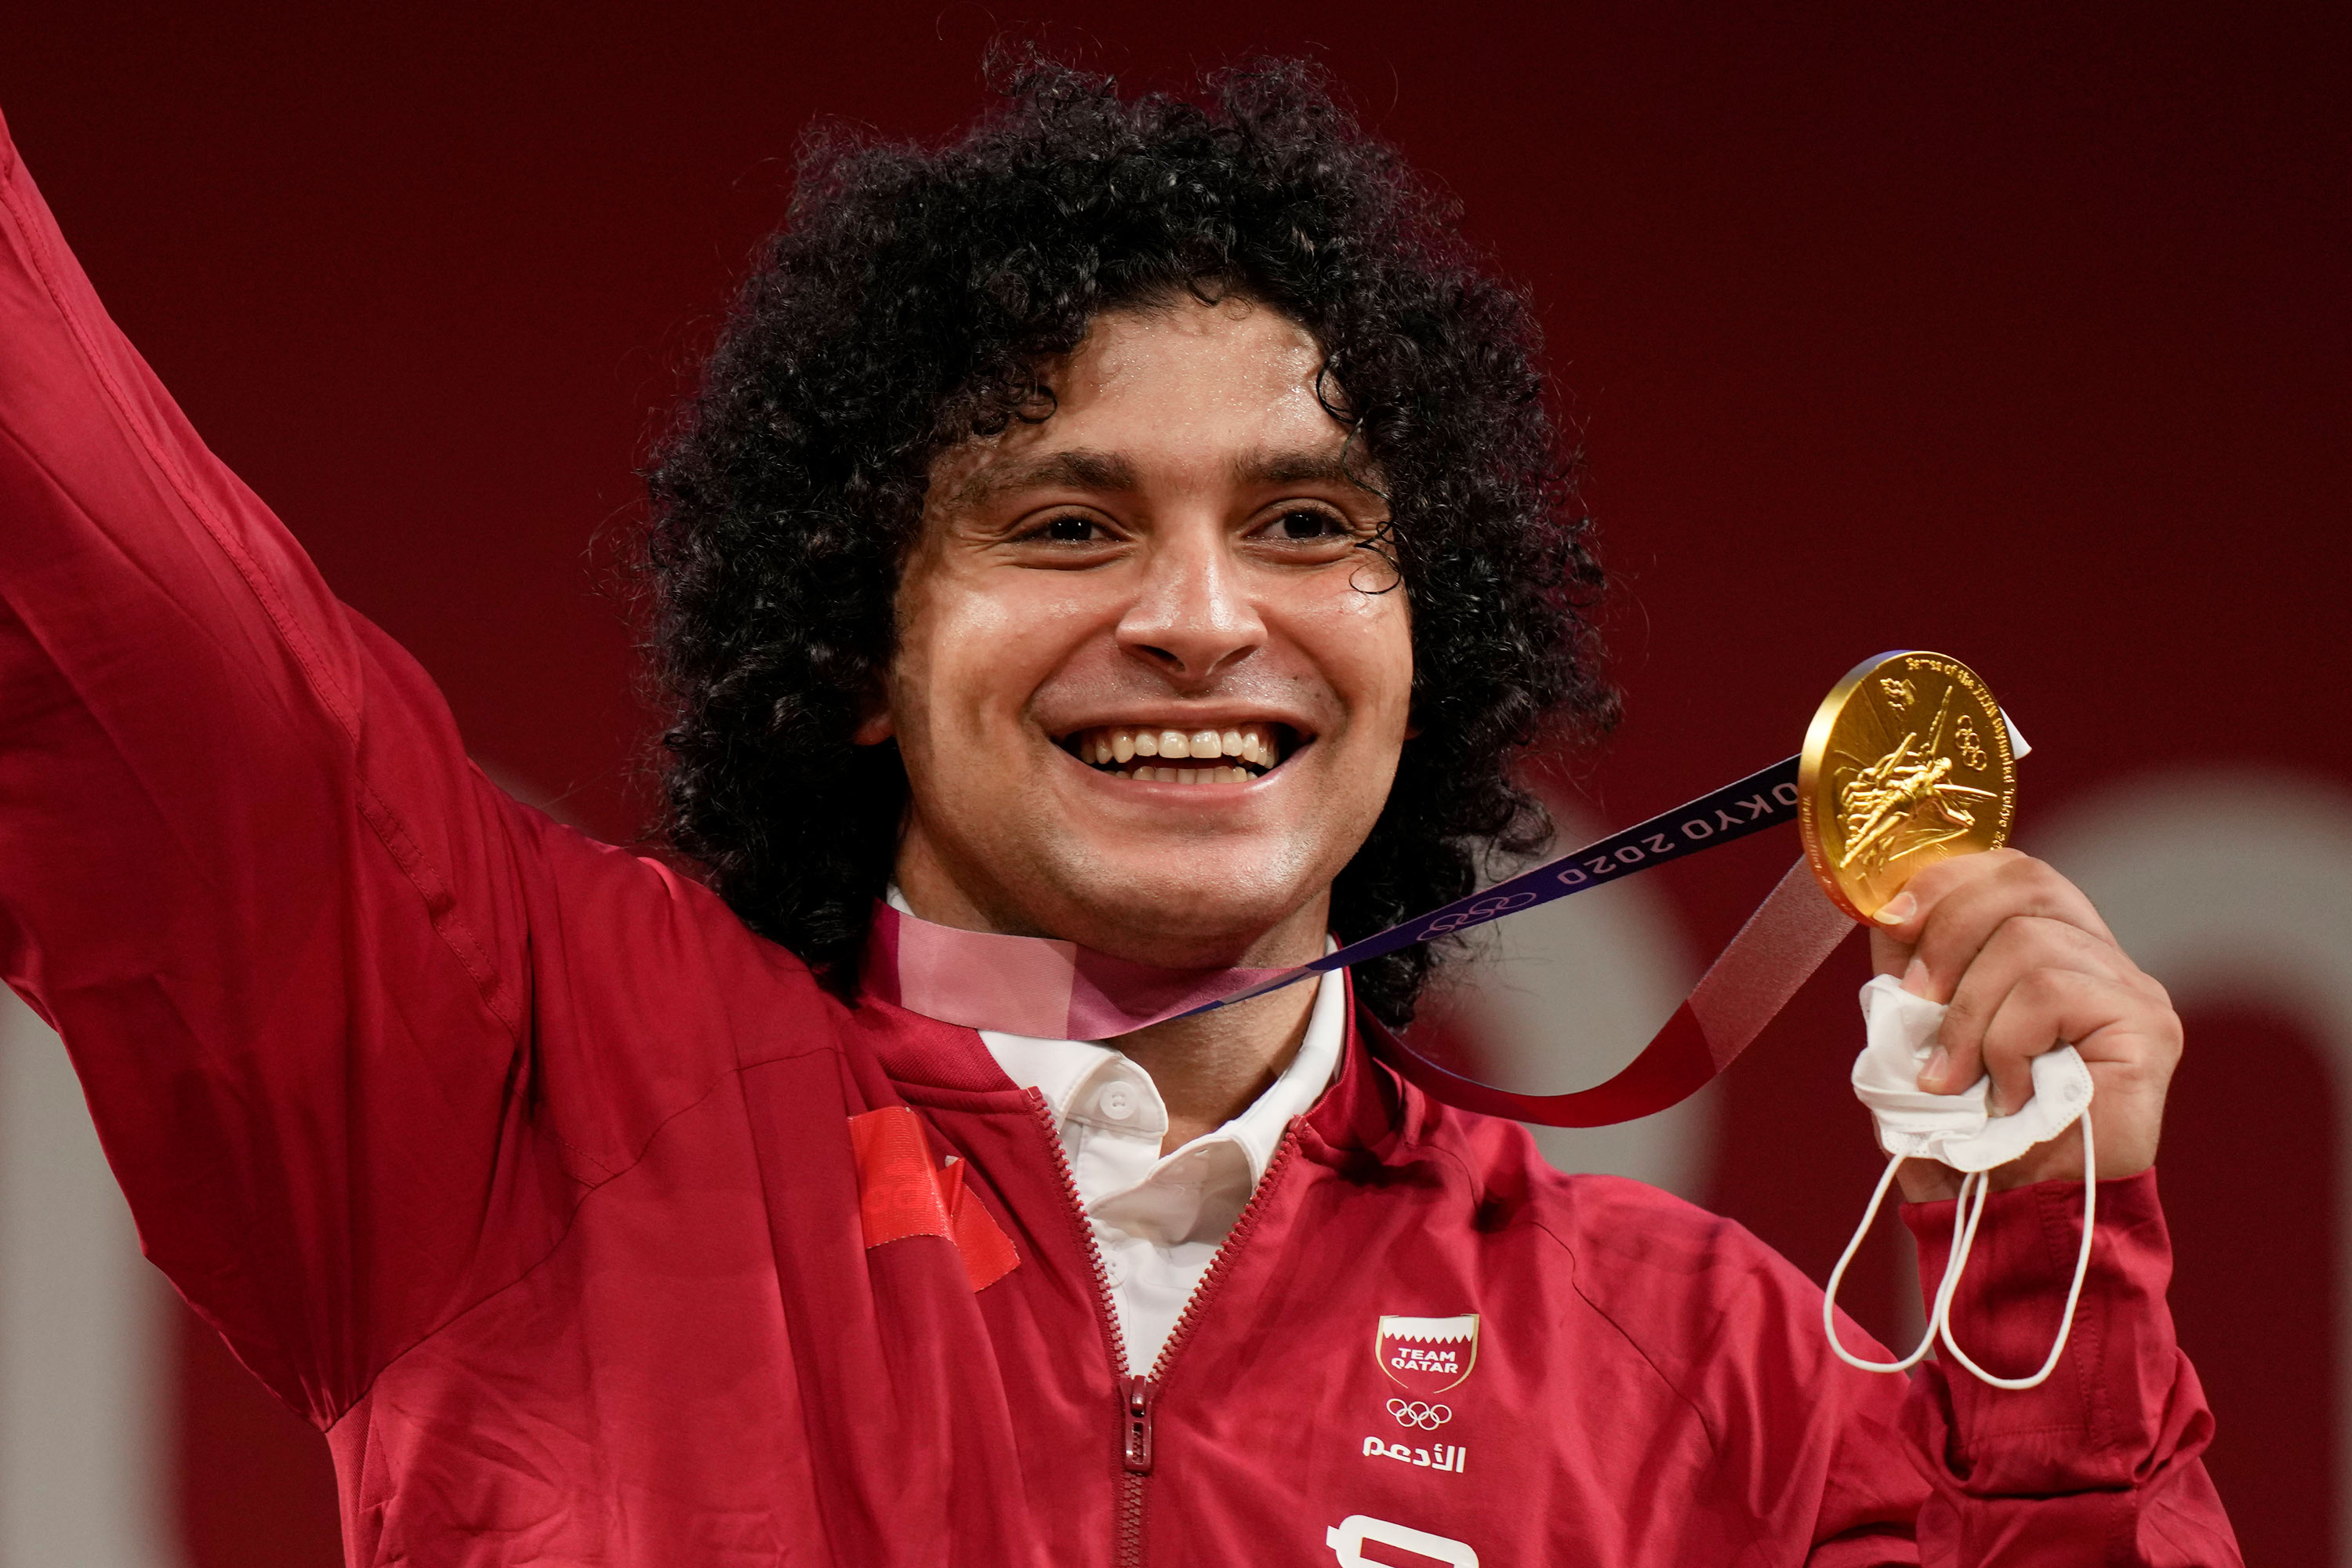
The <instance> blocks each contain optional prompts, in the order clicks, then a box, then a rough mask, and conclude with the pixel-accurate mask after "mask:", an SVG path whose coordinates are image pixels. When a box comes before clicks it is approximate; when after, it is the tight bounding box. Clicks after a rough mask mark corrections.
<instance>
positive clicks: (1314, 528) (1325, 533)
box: [1275, 508, 1348, 540]
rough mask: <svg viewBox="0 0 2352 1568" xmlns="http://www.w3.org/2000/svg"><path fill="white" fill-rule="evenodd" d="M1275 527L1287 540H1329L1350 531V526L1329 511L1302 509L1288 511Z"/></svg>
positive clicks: (1278, 519) (1277, 521)
mask: <svg viewBox="0 0 2352 1568" xmlns="http://www.w3.org/2000/svg"><path fill="white" fill-rule="evenodd" d="M1275 526H1276V527H1277V528H1279V529H1280V530H1281V531H1282V537H1283V538H1285V539H1301V540H1304V539H1329V538H1332V537H1333V536H1335V535H1337V534H1342V533H1345V532H1347V531H1348V525H1347V524H1346V523H1344V522H1342V521H1339V519H1338V518H1336V517H1333V516H1332V515H1331V514H1330V513H1329V512H1328V511H1310V510H1307V509H1305V508H1301V509H1300V510H1297V511H1286V512H1284V513H1283V514H1282V516H1281V517H1279V518H1277V519H1276V523H1275Z"/></svg>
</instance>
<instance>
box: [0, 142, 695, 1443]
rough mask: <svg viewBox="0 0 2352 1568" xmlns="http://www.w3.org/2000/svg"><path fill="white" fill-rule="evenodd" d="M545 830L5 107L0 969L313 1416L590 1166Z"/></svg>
mask: <svg viewBox="0 0 2352 1568" xmlns="http://www.w3.org/2000/svg"><path fill="white" fill-rule="evenodd" d="M561 831H562V830H558V829H554V828H553V826H552V825H551V824H548V823H546V822H545V821H544V819H542V818H538V817H536V816H535V815H534V814H530V813H528V812H526V811H524V810H523V809H522V808H520V807H519V806H517V805H515V804H514V803H512V802H511V801H509V800H508V799H507V798H506V797H505V796H504V795H500V794H499V792H498V791H497V790H496V789H494V788H493V787H491V786H490V785H489V784H488V783H487V781H486V780H485V779H484V778H483V777H482V776H481V775H480V774H479V773H478V772H477V771H476V770H475V769H474V768H473V767H472V765H471V764H470V763H468V761H467V757H466V754H465V752H464V750H463V747H462V746H461V744H460V742H459V740H458V737H457V731H456V728H455V726H454V724H453V722H452V720H451V717H450V715H449V713H448V711H447V710H446V707H445V706H444V704H443V703H442V701H441V700H440V698H439V696H438V694H437V693H436V691H435V690H434V689H433V687H432V685H431V683H430V682H429V681H428V680H427V679H426V678H425V674H424V672H423V671H422V670H421V669H420V668H418V667H417V665H416V664H415V662H414V661H413V660H412V659H410V658H408V657H407V656H406V655H405V654H404V653H403V652H402V651H401V650H400V649H399V648H398V647H395V646H394V645H393V644H392V643H391V641H390V640H389V639H388V638H386V637H384V636H383V634H382V633H380V632H378V631H377V630H376V629H375V628H374V627H373V626H370V625H368V624H367V623H366V622H365V621H363V620H362V619H361V618H360V617H359V616H356V615H354V614H353V613H352V612H351V611H350V610H348V609H346V608H344V607H343V606H342V605H340V604H338V603H337V602H336V601H335V599H334V597H333V596H332V595H331V594H330V593H329V592H328V591H327V589H326V587H325V585H324V584H322V583H321V582H320V578H319V575H318V574H317V572H316V571H315V570H314V568H313V567H312V565H311V563H310V560H309V559H308V558H307V557H306V556H305V555H304V554H303V552H302V551H301V549H300V548H299V546H298V545H297V544H296V543H295V542H294V541H293V539H292V538H291V537H289V534H288V533H287V531H285V530H284V529H283V528H282V527H281V526H280V525H279V524H278V521H277V520H276V519H275V518H274V517H272V516H271V515H270V513H269V511H268V510H267V509H266V508H265V507H264V506H263V505H262V504H261V502H260V501H259V500H257V498H256V497H255V496H254V495H253V494H252V492H250V491H249V490H247V489H246V488H245V486H244V485H243V484H241V483H240V482H238V480H237V479H236V477H235V476H234V475H232V474H231V473H229V472H228V470H227V469H226V468H225V467H224V466H223V465H222V464H221V462H220V461H219V460H218V459H216V458H215V457H214V456H213V455H212V454H211V453H210V452H208V451H207V450H205V447H204V445H203V444H202V443H201V442H200V441H199V440H198V439H197V437H196V436H195V434H194V431H193V430H191V429H190V427H189V426H188V424H187V422H186V420H185V419H184V417H183V416H182V415H181V413H180V411H179V410H178V408H177V407H175V406H174V405H173V402H172V400H171V398H170V397H169V396H168V395H166V393H165V392H164V391H163V387H162V386H161V385H160V384H158V383H157V381H156V379H155V377H154V376H153V374H151V372H150V371H149V369H148V367H147V365H146V364H145V363H144V362H142V360H141V358H140V357H139V355H138V353H136V352H135V351H134V350H133V349H132V348H131V345H130V344H129V343H128V342H126V341H125V340H124V338H123V337H122V335H121V332H120V331H118V330H117V329H116V328H115V326H114V324H113V323H112V322H111V321H109V320H108V318H107V316H106V313H105V311H104V310H103V309H102V308H101V307H100V304H99V301H98V300H97V299H96V297H95V296H94V294H93V293H92V291H91V289H90V286H89V280H88V279H86V278H85V277H84V276H83V274H82V272H81V270H80V268H79V267H78V266H77V264H76V263H75V261H74V259H73V258H72V256H71V255H70V254H68V251H67V249H66V247H65V245H64V242H63V240H62V239H61V238H60V237H59V235H58V229H57V227H56V225H55V224H54V222H53V221H52V219H51V217H50V215H49V213H48V210H47V207H46V206H45V205H44V204H43V202H42V200H41V197H40V195H39V194H38V192H37V190H36V189H35V186H34V184H33V182H32V180H31V178H30V176H29V175H28V174H27V173H26V170H25V168H24V166H23V164H22V163H21V162H20V161H19V159H18V157H17V155H16V149H15V146H14V143H13V142H11V141H10V140H9V139H8V137H7V134H6V132H5V126H0V975H5V979H6V980H7V982H8V984H10V985H12V986H13V987H15V988H16V990H17V991H18V992H19V993H20V994H23V995H24V996H25V997H26V999H27V1000H28V1001H29V1002H30V1003H31V1004H32V1005H34V1006H35V1007H36V1008H37V1010H38V1011H39V1012H40V1013H41V1014H42V1016H44V1017H45V1018H47V1020H48V1021H49V1023H50V1024H52V1025H53V1026H55V1027H56V1028H57V1029H58V1031H59V1033H60V1034H61V1035H62V1036H63V1037H64V1039H65V1041H66V1045H67V1047H68V1050H69V1052H70V1053H71V1055H72V1057H73V1058H74V1062H75V1065H76V1068H78V1070H79V1073H80V1075H81V1078H82V1081H83V1085H84V1089H85V1091H86V1094H87V1096H88V1099H89V1103H90V1106H91V1109H92V1111H93V1113H94V1116H95V1118H96V1121H97V1123H98V1128H99V1132H100V1139H101V1141H102V1142H103V1143H104V1145H105V1148H106V1151H107V1154H108V1158H109V1159H110V1162H111V1163H112V1164H113V1166H114V1169H115V1173H116V1174H117V1176H118V1177H119V1178H120V1180H121V1183H122V1185H123V1187H124V1189H125V1191H126V1193H127V1194H128V1196H129V1198H130V1200H131V1208H132V1211H133V1213H134V1215H136V1217H137V1219H138V1223H139V1226H140V1232H141V1236H142V1244H143V1246H144V1248H145V1250H146V1251H147V1254H148V1256H149V1257H150V1258H152V1260H153V1261H154V1262H156V1263H157V1264H158V1265H160V1266H161V1267H162V1268H163V1269H164V1271H165V1272H166V1273H167V1274H168V1275H170V1277H171V1278H172V1279H173V1281H174V1283H175V1284H177V1286H178V1287H179V1289H181V1291H182V1293H183V1294H184V1295H185V1296H186V1297H187V1298H188V1300H190V1301H191V1302H192V1303H193V1304H194V1306H195V1307H196V1309H197V1310H198V1311H199V1312H201V1313H202V1314H203V1315H204V1316H205V1317H206V1318H207V1319H208V1320H209V1321H211V1322H212V1323H213V1324H214V1325H215V1327H217V1328H219V1329H220V1330H221V1331H223V1333H224V1334H225V1335H226V1337H227V1339H228V1340H229V1342H230V1344H231V1346H232V1348H233V1349H234V1350H236V1352H237V1353H238V1354H239V1356H240V1357H241V1358H242V1359H243V1360H244V1361H245V1362H246V1363H247V1365H248V1366H249V1367H251V1368H252V1369H253V1370H254V1371H255V1372H256V1373H258V1374H259V1375H260V1376H261V1377H262V1378H263V1380H264V1381H265V1382H267V1383H268V1384H270V1385H271V1386H272V1387H273V1388H274V1389H276V1390H277V1392H278V1394H280V1395H281V1396H283V1397H285V1398H286V1399H287V1400H288V1401H289V1403H292V1404H293V1405H296V1406H297V1407H298V1408H299V1409H302V1410H304V1411H306V1412H307V1413H308V1414H310V1415H311V1417H312V1418H313V1419H314V1420H317V1421H320V1422H321V1423H324V1422H326V1421H329V1420H331V1419H332V1417H333V1416H334V1415H336V1414H338V1413H339V1411H340V1410H341V1408H342V1407H344V1406H345V1405H348V1404H349V1402H350V1401H351V1400H352V1398H354V1397H356V1395H357V1394H358V1393H359V1392H361V1391H362V1390H363V1388H364V1386H365V1385H366V1384H367V1382H368V1381H369V1379H371V1378H372V1377H373V1374H374V1373H375V1372H376V1371H377V1370H378V1369H379V1368H380V1367H381V1365H382V1364H383V1362H384V1361H386V1360H387V1359H389V1358H390V1357H391V1356H392V1355H394V1354H396V1353H398V1352H400V1351H401V1350H403V1349H404V1348H405V1347H406V1346H407V1345H409V1344H412V1343H414V1342H415V1341H416V1340H417V1339H419V1338H421V1337H422V1336H424V1335H425V1334H426V1333H428V1332H430V1331H432V1330H433V1329H435V1328H436V1327H437V1326H439V1325H440V1324H441V1323H443V1322H445V1321H447V1319H448V1318H449V1317H450V1316H451V1315H452V1314H454V1313H455V1312H457V1311H458V1310H463V1309H464V1308H465V1307H466V1306H467V1305H469V1304H470V1301H471V1300H474V1299H477V1293H478V1292H479V1291H480V1290H481V1289H484V1288H485V1281H488V1282H490V1283H491V1284H493V1285H495V1284H502V1283H504V1282H505V1281H506V1280H507V1279H512V1278H514V1277H515V1276H516V1275H517V1274H518V1273H519V1272H520V1269H521V1268H525V1267H528V1266H529V1262H530V1260H532V1259H533V1258H535V1257H537V1256H542V1255H543V1253H544V1249H545V1248H546V1247H549V1246H551V1245H552V1240H553V1237H555V1236H557V1235H560V1226H561V1225H562V1220H563V1217H564V1216H565V1215H566V1214H567V1213H568V1210H569V1207H570V1206H571V1205H572V1203H574V1202H576V1194H578V1193H580V1192H582V1191H584V1190H585V1189H586V1187H587V1186H588V1185H590V1184H593V1182H594V1181H595V1180H597V1179H599V1176H600V1174H601V1172H600V1170H599V1168H598V1166H597V1163H596V1161H595V1160H594V1159H593V1158H591V1157H590V1156H589V1155H587V1154H584V1153H583V1152H580V1151H578V1150H573V1149H567V1148H565V1147H564V1146H563V1144H562V1140H561V1139H551V1138H547V1137H543V1136H541V1135H540V1133H539V1131H538V1126H539V1123H538V1122H537V1121H534V1120H533V1118H534V1117H535V1116H537V1115H538V1112H537V1111H536V1110H534V1109H533V1107H534V1106H535V1105H539V1104H541V1103H543V1102H544V1100H545V1095H544V1092H543V1089H544V1086H543V1084H542V1083H541V1082H540V1081H539V1080H538V1079H537V1078H535V1075H536V1074H538V1073H539V1071H540V1068H541V1061H540V1057H539V1055H538V1053H537V1047H539V1046H540V1044H541V1042H540V1041H539V1040H538V1039H537V1038H536V1037H535V1033H534V1030H535V1026H534V1025H533V1024H532V1023H531V1020H532V1019H533V1017H534V997H533V987H534V985H542V986H543V985H544V984H545V975H546V973H547V969H546V963H547V961H546V959H545V957H544V955H542V956H541V960H540V963H541V969H540V971H539V973H537V974H536V975H535V974H534V972H533V968H532V964H533V958H532V953H531V938H530V931H529V922H528V921H526V919H525V916H524V906H525V903H526V901H527V900H528V899H529V898H530V897H531V896H533V895H531V893H530V888H531V886H532V885H533V880H534V879H537V880H538V881H539V882H541V883H544V881H545V879H546V877H545V866H544V865H543V862H544V861H545V860H546V859H547V858H548V856H549V855H550V854H551V853H552V851H551V849H550V847H549V846H550V844H551V842H552V838H551V835H554V834H558V833H560V832H561ZM564 853H565V854H569V855H571V856H572V858H573V859H574V860H575V861H577V862H578V863H579V864H581V865H583V866H585V865H588V864H590V863H591V862H592V861H594V860H595V858H596V857H597V856H603V857H604V861H602V862H598V863H600V864H604V865H606V866H608V867H610V868H611V870H610V873H609V876H610V877H611V878H621V879H626V880H627V882H628V886H629V887H630V888H641V887H645V886H646V885H648V884H651V885H655V886H656V887H657V886H658V885H659V884H660V883H661V882H662V881H663V879H664V878H665V876H666V874H665V873H662V872H661V871H660V870H659V868H655V867H652V866H650V865H649V864H647V863H646V862H643V861H639V860H637V859H635V858H632V857H628V856H625V855H622V854H620V853H619V852H618V851H610V850H604V849H603V848H602V847H596V846H591V845H588V844H586V842H585V841H584V840H583V841H579V843H578V846H577V847H576V848H573V849H566V850H565V851H564ZM599 874H600V875H603V874H604V873H599ZM608 880H609V879H608ZM673 880H674V879H673ZM591 890H592V891H594V892H596V893H597V894H598V895H599V896H603V897H605V898H607V899H608V900H610V899H611V898H612V897H613V896H614V889H613V888H612V887H610V886H603V887H600V888H598V889H591ZM655 901H656V903H657V902H658V900H655ZM656 923H658V921H656ZM563 940H565V941H567V942H568V941H571V940H572V933H569V932H567V933H564V937H563ZM573 967H574V968H575V969H576V968H578V967H580V963H579V961H578V959H577V958H575V959H574V960H573Z"/></svg>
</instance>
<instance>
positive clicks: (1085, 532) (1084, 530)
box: [1029, 513, 1096, 544]
mask: <svg viewBox="0 0 2352 1568" xmlns="http://www.w3.org/2000/svg"><path fill="white" fill-rule="evenodd" d="M1095 532H1096V530H1095V525H1094V520H1093V519H1091V518H1085V517H1079V516H1077V515H1076V514H1075V513H1070V514H1066V515H1064V516H1061V517H1057V518H1055V519H1053V520H1052V521H1048V522H1047V523H1046V524H1045V526H1044V527H1043V528H1040V529H1039V530H1037V531H1036V532H1034V533H1033V534H1031V535H1030V536H1029V537H1030V538H1032V539H1050V540H1052V541H1053V542H1055V543H1056V544H1091V543H1092V542H1094V537H1095Z"/></svg>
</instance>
